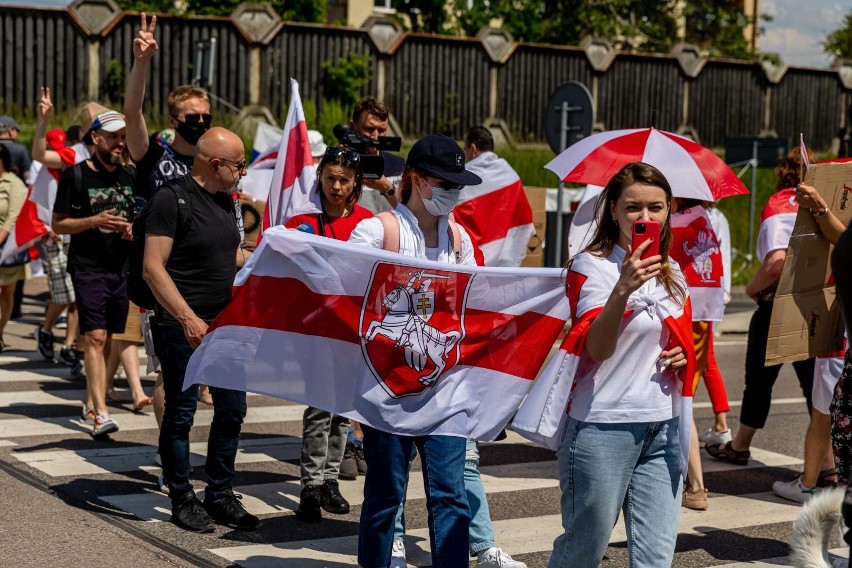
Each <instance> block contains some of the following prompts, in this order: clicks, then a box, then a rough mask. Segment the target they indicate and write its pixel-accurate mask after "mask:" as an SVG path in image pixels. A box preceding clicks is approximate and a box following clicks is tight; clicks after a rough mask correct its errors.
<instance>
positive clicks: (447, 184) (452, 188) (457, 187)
mask: <svg viewBox="0 0 852 568" xmlns="http://www.w3.org/2000/svg"><path fill="white" fill-rule="evenodd" d="M440 187H441V188H442V189H448V190H450V191H459V190H461V188H463V187H464V184H460V183H450V182H448V181H445V182H443V183H442V184H441V186H440Z"/></svg>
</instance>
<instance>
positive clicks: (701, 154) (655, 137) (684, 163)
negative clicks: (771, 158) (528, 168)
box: [544, 128, 749, 201]
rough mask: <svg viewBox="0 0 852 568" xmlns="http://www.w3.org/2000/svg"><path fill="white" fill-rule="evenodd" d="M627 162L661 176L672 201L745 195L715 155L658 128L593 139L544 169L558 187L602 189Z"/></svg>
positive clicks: (593, 136)
mask: <svg viewBox="0 0 852 568" xmlns="http://www.w3.org/2000/svg"><path fill="white" fill-rule="evenodd" d="M630 162H645V163H646V164H651V165H652V166H654V167H656V168H657V169H658V170H660V171H661V172H662V173H663V175H664V176H666V179H667V180H668V181H669V183H670V184H671V186H672V193H673V194H674V195H675V197H687V198H693V199H701V200H704V201H718V200H719V199H722V198H723V197H730V196H732V195H747V194H748V193H749V191H748V189H747V188H746V186H745V185H743V183H742V182H741V181H740V179H739V178H738V177H737V175H736V174H735V173H734V172H733V171H732V170H731V168H729V167H728V165H727V164H726V163H725V162H723V161H722V160H721V159H720V158H719V157H718V156H717V155H716V154H714V153H713V152H711V151H710V150H708V149H707V148H705V147H704V146H702V145H701V144H698V143H696V142H693V141H692V140H690V139H689V138H685V137H683V136H680V135H678V134H672V133H671V132H665V131H663V130H657V129H656V128H639V129H630V130H611V131H609V132H601V133H599V134H593V135H591V136H589V137H587V138H583V139H582V140H580V141H579V142H576V143H575V144H573V145H572V146H570V147H568V148H567V149H566V150H565V151H564V152H562V153H561V154H559V155H558V156H556V157H555V158H554V159H553V160H551V161H550V163H548V164H547V165H546V166H544V167H545V168H547V169H549V170H551V171H552V172H554V173H555V174H556V175H558V176H559V178H560V179H561V180H562V181H570V182H576V183H588V184H593V185H602V186H605V185H606V184H607V182H609V180H610V178H611V177H612V176H613V175H615V174H616V173H617V172H618V170H620V169H621V168H622V167H624V165H626V164H628V163H630Z"/></svg>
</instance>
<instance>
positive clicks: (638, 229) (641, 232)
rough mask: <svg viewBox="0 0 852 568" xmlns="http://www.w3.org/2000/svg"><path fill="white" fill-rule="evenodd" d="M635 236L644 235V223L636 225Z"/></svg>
mask: <svg viewBox="0 0 852 568" xmlns="http://www.w3.org/2000/svg"><path fill="white" fill-rule="evenodd" d="M636 234H637V235H644V234H645V223H637V225H636Z"/></svg>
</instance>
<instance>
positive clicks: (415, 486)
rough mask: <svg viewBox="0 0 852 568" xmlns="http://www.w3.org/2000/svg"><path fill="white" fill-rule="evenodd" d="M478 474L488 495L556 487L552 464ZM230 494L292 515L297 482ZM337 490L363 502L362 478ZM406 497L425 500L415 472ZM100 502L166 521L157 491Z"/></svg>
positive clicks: (258, 509)
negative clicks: (235, 494) (239, 495)
mask: <svg viewBox="0 0 852 568" xmlns="http://www.w3.org/2000/svg"><path fill="white" fill-rule="evenodd" d="M480 474H481V475H482V483H483V485H484V486H485V491H486V492H487V493H488V494H497V493H506V492H511V491H523V490H530V489H545V488H548V487H559V480H558V478H557V472H556V464H555V463H554V462H530V463H520V464H505V465H493V466H483V467H482V468H480ZM237 480H239V474H238V476H237ZM234 491H236V492H237V493H240V494H242V495H243V499H242V504H243V506H245V508H246V509H247V510H248V511H249V512H250V513H252V514H253V515H269V514H274V513H281V512H289V513H292V512H295V510H296V509H297V508H298V505H299V493H300V492H301V485H300V482H299V480H298V479H297V480H289V481H281V482H280V483H263V484H255V485H243V486H238V487H235V488H234ZM340 491H341V493H343V496H344V497H346V500H347V501H349V502H350V503H354V504H357V503H361V502H363V501H364V478H363V477H358V479H356V480H353V481H341V483H340ZM408 495H409V497H408V498H409V499H425V492H424V490H423V477H422V475H420V473H419V472H412V473H411V476H410V477H409V480H408ZM100 499H101V500H102V501H106V502H107V503H110V504H111V505H113V506H115V507H117V508H119V509H121V510H122V511H125V512H127V513H131V514H133V515H135V516H136V517H138V518H140V519H142V520H145V521H165V520H168V518H169V506H170V505H169V498H168V497H166V496H165V495H163V494H162V493H160V492H159V491H153V490H152V491H151V492H148V493H141V494H133V495H112V496H107V497H101V498H100Z"/></svg>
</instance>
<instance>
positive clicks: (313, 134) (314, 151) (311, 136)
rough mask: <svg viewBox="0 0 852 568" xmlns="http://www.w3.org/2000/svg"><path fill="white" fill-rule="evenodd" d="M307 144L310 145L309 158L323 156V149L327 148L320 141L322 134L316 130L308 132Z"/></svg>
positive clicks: (321, 140)
mask: <svg viewBox="0 0 852 568" xmlns="http://www.w3.org/2000/svg"><path fill="white" fill-rule="evenodd" d="M308 142H310V143H311V156H313V157H314V158H320V157H322V156H323V155H324V154H325V149H326V148H328V146H326V144H325V142H323V139H322V133H321V132H318V131H316V130H308Z"/></svg>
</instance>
